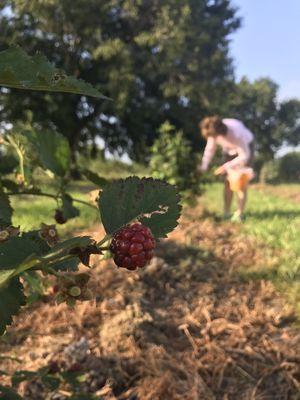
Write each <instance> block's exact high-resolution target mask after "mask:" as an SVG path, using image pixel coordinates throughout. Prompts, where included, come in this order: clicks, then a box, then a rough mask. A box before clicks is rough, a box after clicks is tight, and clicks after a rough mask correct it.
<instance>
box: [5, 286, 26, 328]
mask: <svg viewBox="0 0 300 400" xmlns="http://www.w3.org/2000/svg"><path fill="white" fill-rule="evenodd" d="M0 299H1V301H0V335H2V334H3V333H4V331H5V329H6V326H7V325H10V324H11V323H12V317H13V316H14V315H16V314H17V313H18V312H19V310H20V308H21V307H22V306H24V305H25V303H26V298H25V295H24V293H23V286H22V284H21V283H20V281H19V278H13V279H11V280H10V282H9V283H8V284H6V285H5V286H3V287H0Z"/></svg>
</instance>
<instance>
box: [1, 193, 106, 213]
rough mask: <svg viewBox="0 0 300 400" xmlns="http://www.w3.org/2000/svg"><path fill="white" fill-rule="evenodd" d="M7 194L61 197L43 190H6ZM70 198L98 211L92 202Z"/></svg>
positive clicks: (55, 198)
mask: <svg viewBox="0 0 300 400" xmlns="http://www.w3.org/2000/svg"><path fill="white" fill-rule="evenodd" d="M7 195H8V196H18V195H19V196H24V195H25V196H26V195H29V196H44V197H50V198H52V199H54V200H57V199H61V198H62V195H55V194H51V193H43V192H39V193H37V192H8V193H7ZM72 199H73V201H74V202H75V203H81V204H84V205H85V206H89V207H92V208H93V209H95V210H97V211H98V207H96V206H94V205H93V204H90V203H88V202H87V201H84V200H79V199H74V198H72Z"/></svg>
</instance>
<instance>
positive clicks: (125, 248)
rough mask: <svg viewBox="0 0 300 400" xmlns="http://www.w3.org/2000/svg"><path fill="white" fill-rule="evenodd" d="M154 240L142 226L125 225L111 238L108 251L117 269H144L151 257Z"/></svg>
mask: <svg viewBox="0 0 300 400" xmlns="http://www.w3.org/2000/svg"><path fill="white" fill-rule="evenodd" d="M154 248H155V239H154V238H153V235H152V233H151V230H150V229H149V228H148V227H147V226H144V225H142V224H139V223H135V224H132V225H126V226H125V227H124V228H122V229H120V230H119V231H118V232H116V233H115V234H114V236H113V238H112V241H111V245H110V250H111V252H112V253H113V256H114V262H115V263H116V265H117V266H118V267H121V268H127V269H129V270H135V269H137V268H142V267H144V266H145V265H146V264H147V263H148V261H149V260H151V258H152V257H153V250H154Z"/></svg>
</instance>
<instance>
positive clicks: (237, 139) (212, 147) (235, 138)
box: [201, 118, 254, 171]
mask: <svg viewBox="0 0 300 400" xmlns="http://www.w3.org/2000/svg"><path fill="white" fill-rule="evenodd" d="M222 121H223V123H224V124H225V125H226V126H227V133H226V135H218V136H216V137H212V136H209V137H208V139H207V143H206V146H205V150H204V154H203V158H202V163H201V169H202V170H203V171H206V170H207V168H208V166H209V164H210V162H211V160H212V158H213V156H214V154H215V152H216V149H217V145H219V146H221V147H222V150H223V153H225V154H229V155H233V156H234V155H236V157H235V158H233V159H232V160H231V161H228V162H226V163H225V164H224V167H225V168H226V169H227V168H234V167H239V166H245V165H246V164H247V163H248V161H249V160H250V158H251V149H250V146H249V145H250V143H251V142H252V141H253V139H254V136H253V133H252V132H251V131H250V130H249V129H248V128H246V126H245V125H244V124H243V123H242V122H241V121H239V120H237V119H233V118H225V119H223V120H222Z"/></svg>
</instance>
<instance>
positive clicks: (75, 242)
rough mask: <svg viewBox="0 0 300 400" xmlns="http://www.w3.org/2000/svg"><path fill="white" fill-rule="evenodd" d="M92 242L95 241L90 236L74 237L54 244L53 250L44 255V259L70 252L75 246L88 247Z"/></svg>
mask: <svg viewBox="0 0 300 400" xmlns="http://www.w3.org/2000/svg"><path fill="white" fill-rule="evenodd" d="M92 243H94V241H93V239H92V238H91V237H90V236H78V237H74V238H72V239H68V240H65V241H63V242H60V243H58V244H56V245H55V246H53V247H52V249H51V251H50V252H49V253H48V254H47V255H46V256H44V259H47V258H52V257H53V256H55V255H64V254H68V253H69V251H70V250H71V249H74V248H75V247H86V246H88V245H90V244H92Z"/></svg>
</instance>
